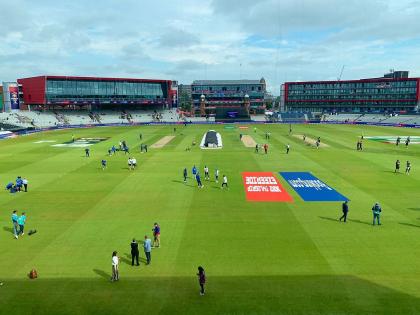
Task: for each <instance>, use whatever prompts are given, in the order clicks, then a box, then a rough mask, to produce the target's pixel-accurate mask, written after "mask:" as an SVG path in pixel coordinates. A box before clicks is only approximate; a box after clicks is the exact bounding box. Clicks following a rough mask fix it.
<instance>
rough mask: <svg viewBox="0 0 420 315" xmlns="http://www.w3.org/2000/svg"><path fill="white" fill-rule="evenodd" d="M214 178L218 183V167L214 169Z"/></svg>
mask: <svg viewBox="0 0 420 315" xmlns="http://www.w3.org/2000/svg"><path fill="white" fill-rule="evenodd" d="M214 180H215V181H216V183H219V169H218V168H217V167H216V169H215V171H214Z"/></svg>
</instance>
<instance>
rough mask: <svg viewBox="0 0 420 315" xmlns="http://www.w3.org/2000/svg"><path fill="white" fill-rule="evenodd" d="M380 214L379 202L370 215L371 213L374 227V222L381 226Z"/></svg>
mask: <svg viewBox="0 0 420 315" xmlns="http://www.w3.org/2000/svg"><path fill="white" fill-rule="evenodd" d="M381 212H382V208H381V205H380V204H379V202H376V203H375V204H374V205H373V207H372V213H373V222H372V225H375V221H377V222H378V225H381V220H380V216H381Z"/></svg>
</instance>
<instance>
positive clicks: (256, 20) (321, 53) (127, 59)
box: [0, 0, 420, 94]
mask: <svg viewBox="0 0 420 315" xmlns="http://www.w3.org/2000/svg"><path fill="white" fill-rule="evenodd" d="M0 29H1V31H0V81H13V80H16V78H21V77H27V76H34V75H44V74H51V75H83V76H114V77H140V78H167V79H174V80H178V81H179V82H180V83H191V81H192V80H194V79H239V78H242V79H259V78H261V77H265V78H266V80H267V82H268V86H269V88H270V90H271V91H272V92H273V93H274V94H278V91H279V86H280V84H281V83H282V82H284V81H301V80H327V79H336V78H337V77H338V76H339V74H340V71H341V68H342V66H343V65H345V69H344V73H343V76H342V78H343V79H358V78H363V77H375V76H381V75H383V74H384V73H385V72H387V71H388V70H389V69H391V68H393V69H396V70H410V72H411V76H420V1H418V0H389V1H386V0H335V1H333V0H153V1H146V0H100V1H93V0H90V1H89V0H63V1H57V0H38V1H29V0H13V1H7V0H0Z"/></svg>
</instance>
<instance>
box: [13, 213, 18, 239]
mask: <svg viewBox="0 0 420 315" xmlns="http://www.w3.org/2000/svg"><path fill="white" fill-rule="evenodd" d="M18 219H19V218H18V215H17V211H16V210H13V212H12V224H13V235H14V236H15V239H18V235H19V230H18V226H19V224H18Z"/></svg>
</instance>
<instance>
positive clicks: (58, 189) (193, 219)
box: [0, 125, 420, 315]
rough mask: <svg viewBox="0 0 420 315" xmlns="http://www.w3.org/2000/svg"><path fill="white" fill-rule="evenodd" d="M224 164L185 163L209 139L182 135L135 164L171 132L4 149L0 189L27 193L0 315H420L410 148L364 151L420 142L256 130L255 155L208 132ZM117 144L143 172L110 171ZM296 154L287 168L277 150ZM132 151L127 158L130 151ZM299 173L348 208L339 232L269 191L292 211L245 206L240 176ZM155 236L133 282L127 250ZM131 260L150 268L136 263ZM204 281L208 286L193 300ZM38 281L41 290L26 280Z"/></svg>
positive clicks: (12, 143) (116, 165) (23, 141)
mask: <svg viewBox="0 0 420 315" xmlns="http://www.w3.org/2000/svg"><path fill="white" fill-rule="evenodd" d="M212 127H213V128H215V129H216V130H218V131H219V132H220V133H221V134H222V137H223V144H224V148H223V149H222V150H200V149H199V148H198V147H194V148H193V149H192V150H191V151H189V152H188V151H185V148H186V147H187V146H188V145H189V144H190V143H191V142H192V141H193V140H194V139H195V140H196V141H197V142H198V143H199V142H200V140H201V137H202V136H203V133H204V132H205V131H206V130H207V128H208V127H206V126H187V127H185V128H184V127H183V126H178V128H177V132H176V137H175V139H174V140H173V141H172V142H170V143H169V144H168V145H167V146H165V147H164V148H163V149H150V150H149V153H147V154H140V153H139V150H138V145H139V143H140V141H139V139H138V135H139V132H142V133H143V142H144V143H147V144H149V145H151V144H153V143H154V142H156V141H158V140H159V139H160V138H162V137H164V136H166V135H172V134H173V127H172V126H141V127H112V128H111V127H109V128H100V127H99V128H92V129H78V130H62V131H51V132H44V133H38V134H34V135H30V136H25V137H19V138H15V139H8V140H4V141H1V142H0V148H1V150H0V182H1V183H2V185H6V183H7V182H9V181H10V180H14V179H15V178H16V176H18V175H20V176H24V177H27V178H28V179H29V192H28V193H18V194H15V195H12V194H9V193H7V192H6V191H4V190H3V192H1V193H0V211H1V216H0V217H1V227H0V249H1V259H0V280H1V281H3V282H4V285H3V286H1V287H0V313H1V314H83V313H91V314H305V315H307V314H419V313H420V241H419V235H420V220H419V219H420V218H419V217H420V215H419V214H420V197H419V192H420V171H419V168H420V146H418V145H410V146H409V147H408V148H407V149H406V148H405V146H404V145H401V146H400V147H396V146H395V145H392V144H384V143H380V142H375V141H368V140H365V141H364V146H365V151H363V152H358V151H356V149H355V148H356V142H357V139H358V136H360V135H361V134H362V133H363V134H364V135H365V136H386V135H390V136H391V135H401V136H404V135H412V136H419V135H420V130H415V129H404V128H387V127H367V126H340V125H295V126H293V132H294V133H295V134H303V133H305V134H307V136H308V137H312V138H316V137H318V136H320V137H321V139H322V142H323V143H326V144H328V145H329V147H327V148H321V149H319V150H316V149H315V148H313V147H309V146H306V145H304V144H303V143H302V141H301V140H300V139H296V138H294V137H289V136H288V135H287V134H288V128H289V126H288V125H257V133H255V134H254V132H253V126H251V127H250V129H249V130H248V131H244V133H248V134H251V135H252V136H253V137H254V138H255V140H257V142H260V143H263V142H264V141H265V140H264V132H265V131H270V132H271V140H270V141H269V144H270V150H269V154H268V155H264V154H255V153H254V149H253V148H245V146H244V145H243V144H242V142H240V140H239V132H240V130H239V129H235V130H229V129H224V127H223V126H222V125H216V126H212ZM73 133H74V135H75V137H76V138H77V137H110V139H109V140H107V141H104V142H101V143H99V144H95V145H93V146H91V157H90V158H85V157H84V152H83V149H82V148H57V147H52V146H51V144H52V143H38V144H37V143H34V142H36V141H40V140H55V141H56V143H63V142H66V141H69V140H70V139H71V135H72V134H73ZM122 139H125V140H126V141H127V142H128V144H129V146H130V148H131V150H132V151H135V152H136V153H135V154H133V155H135V156H136V158H137V161H138V164H139V167H138V169H137V170H136V171H134V172H130V171H128V169H127V165H126V164H127V163H126V161H127V157H126V156H124V155H123V154H118V155H117V156H113V157H106V159H107V160H108V169H107V170H105V171H102V169H101V167H100V160H101V159H102V158H104V157H105V156H106V153H107V152H106V151H107V149H108V148H109V147H110V146H111V145H112V144H117V143H118V141H119V140H122ZM287 143H290V144H291V153H290V154H289V155H286V154H285V149H284V147H285V145H286V144H287ZM134 144H135V147H136V150H134ZM396 159H400V160H401V161H402V163H401V165H402V171H403V172H402V173H404V168H405V161H406V160H407V159H409V160H410V161H411V162H412V173H411V175H410V176H406V175H404V174H400V175H395V174H394V173H393V170H394V163H395V160H396ZM194 164H195V165H197V167H199V168H200V170H201V173H203V167H204V165H208V166H209V168H210V172H211V174H212V175H213V170H214V167H215V166H217V167H218V168H219V169H220V172H221V174H220V175H222V174H224V173H225V174H227V175H228V177H229V185H230V189H229V191H226V190H221V189H220V184H216V183H214V182H213V179H212V181H211V182H205V181H203V182H204V185H205V187H204V188H203V189H201V190H200V189H198V188H197V187H196V184H195V181H193V180H192V179H191V178H190V179H189V182H188V183H187V184H186V185H185V184H184V183H183V182H182V169H183V168H184V166H185V167H187V168H188V170H189V171H190V170H191V167H192V166H193V165H194ZM246 171H248V172H249V171H257V172H258V171H265V172H279V171H308V172H312V173H313V174H314V175H315V176H317V177H318V178H320V179H321V180H323V181H325V182H326V183H327V184H329V185H330V186H332V187H334V188H335V189H336V190H337V191H339V192H340V193H342V194H343V195H345V196H347V197H348V198H350V199H351V202H350V212H349V221H348V222H347V223H346V224H345V223H340V222H337V218H338V217H339V216H340V213H341V204H340V203H337V202H332V203H331V202H303V201H302V199H301V198H300V197H299V196H298V195H297V194H296V193H295V192H294V191H293V190H292V189H291V188H290V186H289V185H288V184H287V183H285V181H284V180H283V179H282V178H280V177H279V176H277V177H278V178H279V180H280V182H281V183H282V185H283V186H284V187H285V188H286V189H287V190H288V192H289V193H290V194H291V195H292V197H293V199H294V202H293V203H263V202H260V203H255V202H247V201H246V199H245V191H244V187H243V184H242V178H241V172H246ZM375 201H380V202H381V204H382V207H383V213H382V222H383V225H382V226H381V227H378V226H375V227H372V226H371V219H372V214H371V210H370V209H371V207H372V204H373V203H374V202H375ZM13 209H17V210H18V211H19V212H21V211H22V210H25V211H26V212H27V216H28V220H27V225H26V230H27V231H28V230H29V229H33V228H36V229H37V230H38V233H36V234H35V235H33V236H27V235H24V236H23V237H22V238H20V239H19V240H15V239H14V238H13V235H12V232H11V227H12V225H11V222H10V214H11V211H12V210H13ZM155 221H158V222H159V223H160V225H161V228H162V236H161V238H162V247H161V248H159V249H155V250H153V251H152V264H151V265H150V266H145V265H144V263H143V264H142V265H141V266H140V267H131V262H130V261H129V257H128V254H129V252H130V248H129V243H130V241H131V239H132V238H133V237H136V238H138V239H142V238H143V236H144V235H145V234H146V233H147V234H148V235H151V229H152V225H153V223H154V222H155ZM113 250H117V251H118V252H119V255H120V256H121V257H122V262H121V266H120V277H121V280H120V281H119V282H118V283H111V282H110V281H109V277H110V273H111V267H110V266H111V252H112V251H113ZM140 254H141V257H142V258H144V254H143V252H142V251H140ZM198 265H203V266H204V268H205V270H206V274H207V280H208V281H207V286H206V288H207V294H206V296H204V297H201V296H200V295H199V287H198V282H197V278H196V276H195V273H196V269H197V266H198ZM32 268H36V269H37V271H38V274H39V278H38V279H36V280H29V279H28V278H27V276H26V275H27V274H28V272H29V271H30V270H31V269H32Z"/></svg>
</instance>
